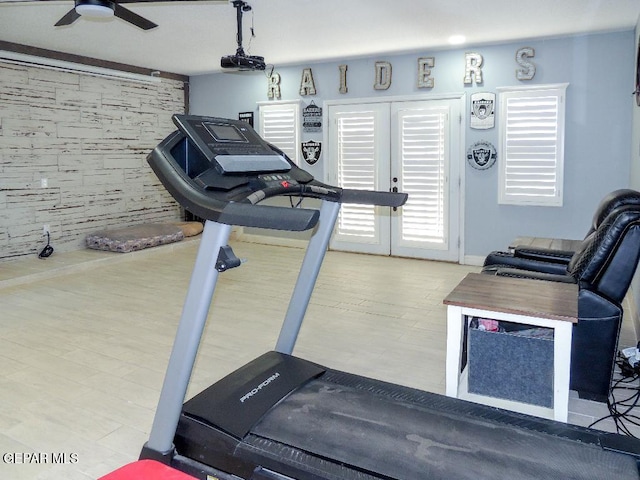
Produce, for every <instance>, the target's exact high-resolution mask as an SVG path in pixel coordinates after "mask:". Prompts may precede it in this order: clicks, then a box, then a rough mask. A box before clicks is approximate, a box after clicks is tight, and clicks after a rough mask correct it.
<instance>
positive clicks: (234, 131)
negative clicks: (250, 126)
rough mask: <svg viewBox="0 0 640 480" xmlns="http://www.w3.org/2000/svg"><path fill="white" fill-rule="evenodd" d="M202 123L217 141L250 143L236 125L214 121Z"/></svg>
mask: <svg viewBox="0 0 640 480" xmlns="http://www.w3.org/2000/svg"><path fill="white" fill-rule="evenodd" d="M202 124H203V125H204V127H205V128H206V129H207V130H208V131H209V133H210V134H211V136H212V137H213V138H214V139H215V140H216V141H217V142H242V143H249V140H247V137H245V136H244V135H243V134H242V132H241V131H240V130H239V129H238V127H236V126H235V125H222V124H220V123H212V122H202ZM245 130H246V129H245Z"/></svg>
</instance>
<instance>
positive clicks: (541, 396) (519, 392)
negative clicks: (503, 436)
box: [467, 326, 553, 408]
mask: <svg viewBox="0 0 640 480" xmlns="http://www.w3.org/2000/svg"><path fill="white" fill-rule="evenodd" d="M520 327H522V326H520ZM547 330H548V331H550V332H548V333H552V332H553V330H552V329H543V330H540V329H535V330H530V331H528V332H527V331H522V330H520V331H514V332H508V331H507V332H490V331H485V330H478V329H474V328H470V329H469V337H468V338H469V350H468V353H469V355H468V357H469V358H468V363H467V367H468V379H469V386H468V389H469V393H476V394H479V395H486V396H490V397H496V398H502V399H506V400H513V401H517V402H524V403H529V404H532V405H538V406H542V407H549V408H551V407H553V339H552V338H553V337H552V335H549V334H548V333H547V332H545V331H547ZM541 332H542V333H543V335H542V336H540V335H539V334H540V333H541ZM529 335H533V336H529Z"/></svg>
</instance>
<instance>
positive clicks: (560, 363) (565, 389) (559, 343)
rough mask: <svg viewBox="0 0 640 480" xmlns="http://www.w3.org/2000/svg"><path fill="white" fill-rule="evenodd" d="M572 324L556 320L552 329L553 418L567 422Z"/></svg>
mask: <svg viewBox="0 0 640 480" xmlns="http://www.w3.org/2000/svg"><path fill="white" fill-rule="evenodd" d="M572 332H573V324H572V323H569V322H557V324H556V326H555V328H554V331H553V419H554V420H557V421H560V422H565V423H566V422H567V419H568V416H569V376H570V372H571V334H572Z"/></svg>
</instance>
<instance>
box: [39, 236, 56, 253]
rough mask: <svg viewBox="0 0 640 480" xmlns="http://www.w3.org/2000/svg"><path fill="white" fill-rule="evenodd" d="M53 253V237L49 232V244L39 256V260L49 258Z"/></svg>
mask: <svg viewBox="0 0 640 480" xmlns="http://www.w3.org/2000/svg"><path fill="white" fill-rule="evenodd" d="M52 253H53V247H52V246H51V236H50V235H49V232H47V244H46V245H45V246H44V248H43V249H42V250H41V251H40V253H39V254H38V258H43V259H44V258H48V257H50V256H51V254H52Z"/></svg>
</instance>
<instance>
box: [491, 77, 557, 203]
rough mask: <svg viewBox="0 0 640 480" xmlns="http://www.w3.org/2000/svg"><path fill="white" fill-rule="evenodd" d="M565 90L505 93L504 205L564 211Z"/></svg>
mask: <svg viewBox="0 0 640 480" xmlns="http://www.w3.org/2000/svg"><path fill="white" fill-rule="evenodd" d="M566 87H567V85H566V84H563V85H556V86H546V87H535V88H527V89H513V90H510V89H503V90H502V91H501V93H500V97H499V104H500V112H501V115H500V144H501V148H500V152H499V154H498V158H499V160H498V163H499V165H500V189H499V191H500V195H499V202H500V203H503V204H515V205H547V206H561V205H562V184H563V169H564V111H565V92H566Z"/></svg>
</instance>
